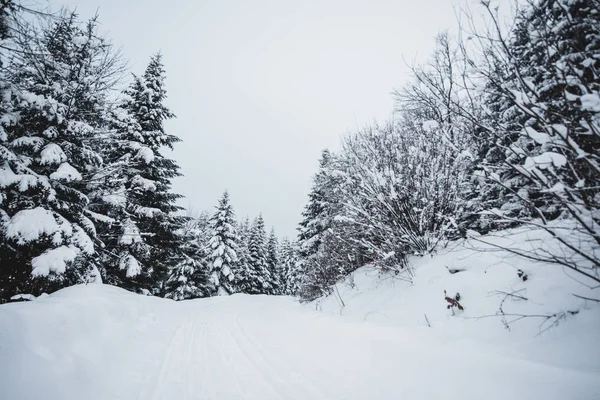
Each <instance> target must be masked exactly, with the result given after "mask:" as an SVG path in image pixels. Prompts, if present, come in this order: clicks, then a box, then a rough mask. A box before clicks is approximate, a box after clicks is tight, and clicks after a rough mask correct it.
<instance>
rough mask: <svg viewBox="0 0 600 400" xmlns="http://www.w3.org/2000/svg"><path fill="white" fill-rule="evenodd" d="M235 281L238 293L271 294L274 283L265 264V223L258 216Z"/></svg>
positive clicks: (253, 224)
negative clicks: (243, 261) (241, 267)
mask: <svg viewBox="0 0 600 400" xmlns="http://www.w3.org/2000/svg"><path fill="white" fill-rule="evenodd" d="M239 275H240V276H239V278H238V279H237V285H238V291H240V292H241V293H249V294H273V292H274V290H275V288H274V282H273V276H272V274H271V271H270V270H269V266H268V264H267V237H266V232H265V222H264V220H263V217H262V215H259V216H258V217H257V218H256V219H255V220H254V222H253V223H252V227H251V229H250V234H249V237H248V260H247V265H246V266H245V268H243V269H240V271H239Z"/></svg>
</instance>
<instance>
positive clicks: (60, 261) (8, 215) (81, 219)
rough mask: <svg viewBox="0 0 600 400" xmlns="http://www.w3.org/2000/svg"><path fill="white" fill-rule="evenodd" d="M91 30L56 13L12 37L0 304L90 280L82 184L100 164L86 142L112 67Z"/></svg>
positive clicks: (90, 228) (0, 156)
mask: <svg viewBox="0 0 600 400" xmlns="http://www.w3.org/2000/svg"><path fill="white" fill-rule="evenodd" d="M96 26H97V23H96V21H95V20H90V21H88V22H87V24H83V25H82V24H81V23H79V21H78V20H77V17H76V15H75V14H74V13H65V14H62V15H61V16H59V17H58V18H57V19H55V20H54V21H53V22H52V23H51V24H50V25H49V26H46V27H43V28H42V29H41V30H32V31H31V32H26V33H24V32H16V35H15V37H14V38H13V40H14V41H15V45H16V46H19V47H20V49H21V51H20V52H19V53H18V56H15V57H13V58H12V60H11V61H10V65H9V68H8V75H7V76H6V78H5V79H6V80H7V83H8V85H10V89H11V90H10V98H8V96H4V99H3V107H2V108H3V112H4V115H3V116H2V118H0V119H1V121H2V122H1V123H2V129H0V165H1V167H0V168H1V169H0V172H1V173H2V174H1V175H2V178H1V179H0V189H1V192H0V201H1V206H2V208H1V210H0V214H1V218H0V221H1V222H0V225H1V226H0V243H1V244H0V247H1V248H0V259H2V261H3V265H4V266H5V268H3V270H2V278H1V280H2V283H1V284H0V286H2V287H3V288H4V289H3V292H2V294H0V296H2V297H4V298H6V297H8V296H9V295H10V294H11V293H17V292H23V291H26V292H30V293H33V294H40V293H41V292H44V291H51V290H55V289H57V288H60V287H63V286H67V285H71V284H74V283H80V282H89V281H93V280H98V279H99V276H98V275H99V274H98V271H97V269H96V265H95V263H94V262H93V260H92V259H91V256H92V255H93V254H94V253H95V252H96V248H95V245H94V238H95V226H94V224H93V223H92V221H91V220H90V219H89V218H87V217H86V216H85V214H84V210H85V209H86V207H87V206H88V202H89V200H88V197H87V194H88V192H89V189H88V187H87V182H86V180H87V179H88V177H89V176H90V175H91V174H93V173H94V171H96V170H97V169H98V168H100V167H101V165H102V158H101V156H100V154H99V153H98V152H97V150H96V146H95V145H94V143H93V140H94V138H95V137H96V136H97V135H98V133H99V132H100V131H102V130H103V120H102V115H103V110H104V109H105V105H106V98H107V96H108V94H109V93H108V90H109V89H110V88H111V87H112V86H113V85H114V82H115V81H114V76H115V74H116V73H117V72H118V70H119V66H118V65H119V61H118V56H116V55H115V53H114V51H113V50H112V47H111V46H110V44H109V43H107V42H106V40H104V39H103V38H100V37H98V35H97V34H96ZM32 278H33V279H32Z"/></svg>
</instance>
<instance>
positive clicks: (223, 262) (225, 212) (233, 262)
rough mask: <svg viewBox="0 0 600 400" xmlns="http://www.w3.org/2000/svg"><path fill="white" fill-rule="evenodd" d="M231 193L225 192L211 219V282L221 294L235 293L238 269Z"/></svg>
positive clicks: (209, 257) (209, 263)
mask: <svg viewBox="0 0 600 400" xmlns="http://www.w3.org/2000/svg"><path fill="white" fill-rule="evenodd" d="M235 225H236V221H235V214H234V212H233V207H232V205H231V203H230V201H229V193H227V191H225V193H223V196H222V197H221V199H220V200H219V204H218V205H217V207H216V211H215V213H214V214H213V216H212V217H211V219H210V227H211V232H212V237H211V239H210V241H209V242H208V247H209V255H208V260H207V261H208V265H209V266H210V271H211V272H210V280H211V283H212V284H213V285H214V287H215V288H216V291H217V292H218V293H219V294H224V293H227V294H230V293H233V292H235V291H236V290H235V287H234V278H235V275H234V270H235V269H236V267H237V263H238V257H237V249H238V246H239V237H238V234H237V232H236V227H235Z"/></svg>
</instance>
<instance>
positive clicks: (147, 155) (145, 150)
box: [136, 146, 154, 164]
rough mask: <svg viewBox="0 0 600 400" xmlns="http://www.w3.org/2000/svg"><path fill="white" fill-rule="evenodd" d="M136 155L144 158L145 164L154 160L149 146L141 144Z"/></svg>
mask: <svg viewBox="0 0 600 400" xmlns="http://www.w3.org/2000/svg"><path fill="white" fill-rule="evenodd" d="M136 157H137V158H141V159H142V160H144V162H145V163H146V164H150V163H152V162H153V161H154V152H153V151H152V149H151V148H150V147H146V146H142V147H140V149H139V150H138V151H137V154H136Z"/></svg>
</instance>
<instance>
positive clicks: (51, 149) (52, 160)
mask: <svg viewBox="0 0 600 400" xmlns="http://www.w3.org/2000/svg"><path fill="white" fill-rule="evenodd" d="M65 161H67V155H66V154H65V152H64V151H63V149H62V148H61V147H60V146H59V145H57V144H56V143H50V144H48V145H46V147H44V149H43V150H42V152H41V153H40V164H42V165H55V164H60V163H64V162H65Z"/></svg>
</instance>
